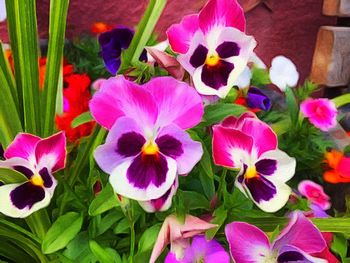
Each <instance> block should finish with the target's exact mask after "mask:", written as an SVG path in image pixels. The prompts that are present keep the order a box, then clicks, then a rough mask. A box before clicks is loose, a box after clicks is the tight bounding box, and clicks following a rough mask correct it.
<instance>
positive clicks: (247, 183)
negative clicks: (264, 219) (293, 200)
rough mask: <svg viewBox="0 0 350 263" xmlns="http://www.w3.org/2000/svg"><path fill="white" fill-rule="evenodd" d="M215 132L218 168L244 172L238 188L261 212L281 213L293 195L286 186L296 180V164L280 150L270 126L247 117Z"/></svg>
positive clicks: (250, 115) (229, 121) (230, 119)
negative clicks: (223, 167) (222, 167)
mask: <svg viewBox="0 0 350 263" xmlns="http://www.w3.org/2000/svg"><path fill="white" fill-rule="evenodd" d="M213 130H214V134H213V157H214V162H215V164H217V165H221V166H225V167H229V168H236V169H237V168H238V169H240V172H239V174H238V176H237V179H236V186H237V187H238V188H239V189H240V190H241V191H242V192H243V193H244V194H245V195H246V196H248V197H249V198H250V199H252V200H253V202H254V203H255V204H256V205H257V206H258V207H259V208H260V209H262V210H264V211H266V212H275V211H277V210H279V209H281V208H282V207H283V206H284V205H285V204H286V202H287V201H288V198H289V195H290V194H291V189H290V187H289V186H288V185H287V184H285V182H287V181H288V180H289V179H290V178H292V177H293V175H294V172H295V166H296V162H295V159H294V158H291V157H289V156H288V155H287V154H286V153H284V152H282V151H280V150H279V149H278V146H277V136H276V134H275V133H274V132H273V130H272V129H271V128H270V126H268V125H267V124H266V123H264V122H262V121H261V120H259V119H258V118H257V117H256V116H255V115H254V114H253V113H245V114H243V115H242V116H241V117H239V118H236V117H228V118H226V119H225V120H224V121H223V122H222V123H221V124H220V125H216V126H214V128H213Z"/></svg>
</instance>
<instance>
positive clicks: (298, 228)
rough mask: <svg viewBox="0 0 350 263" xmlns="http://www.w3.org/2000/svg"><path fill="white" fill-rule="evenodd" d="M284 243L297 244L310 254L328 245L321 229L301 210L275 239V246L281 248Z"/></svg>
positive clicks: (277, 248) (293, 215)
mask: <svg viewBox="0 0 350 263" xmlns="http://www.w3.org/2000/svg"><path fill="white" fill-rule="evenodd" d="M284 245H292V246H295V247H297V248H299V249H301V250H303V251H305V252H306V253H309V254H310V253H317V252H321V251H322V250H323V249H324V248H325V247H326V246H327V244H326V242H325V240H324V239H323V237H322V234H321V233H320V231H319V230H318V229H317V228H316V226H315V225H314V224H313V223H312V222H311V221H310V220H308V219H307V218H306V217H305V216H304V215H303V214H302V213H301V212H294V213H293V214H292V217H291V219H290V221H289V223H288V225H287V226H286V227H285V228H284V229H283V231H282V232H281V233H280V234H279V236H278V237H277V239H276V240H275V241H274V243H273V248H274V249H276V250H280V249H282V247H283V246H284Z"/></svg>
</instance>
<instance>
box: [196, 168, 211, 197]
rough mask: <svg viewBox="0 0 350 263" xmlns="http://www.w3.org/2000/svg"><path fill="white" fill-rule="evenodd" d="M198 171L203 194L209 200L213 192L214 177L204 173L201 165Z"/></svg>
mask: <svg viewBox="0 0 350 263" xmlns="http://www.w3.org/2000/svg"><path fill="white" fill-rule="evenodd" d="M199 171H200V172H199V175H198V176H199V181H200V182H201V185H202V188H203V191H204V194H205V196H206V197H207V198H208V199H209V200H211V199H212V198H213V196H214V194H215V185H214V178H210V177H208V176H207V175H205V172H204V171H203V168H202V167H200V169H199Z"/></svg>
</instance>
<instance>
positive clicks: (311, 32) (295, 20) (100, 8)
mask: <svg viewBox="0 0 350 263" xmlns="http://www.w3.org/2000/svg"><path fill="white" fill-rule="evenodd" d="M239 1H240V2H241V3H243V2H244V1H246V0H239ZM205 2H206V1H205V0H168V4H167V6H166V9H165V11H164V13H163V15H162V17H161V19H160V21H159V23H158V25H157V29H156V31H157V32H158V33H159V35H160V38H161V39H164V38H165V34H164V32H165V30H166V29H167V28H168V27H169V25H171V24H173V23H176V22H179V21H180V20H181V18H182V17H183V16H184V15H186V14H190V13H193V12H197V11H199V10H200V8H201V7H202V6H203V5H204V3H205ZM266 2H267V4H268V5H269V6H270V8H271V10H272V11H271V10H269V9H267V8H265V6H264V5H263V4H261V5H259V6H257V7H256V8H254V9H253V10H251V11H250V12H248V13H247V14H246V18H247V33H248V34H250V35H253V36H254V37H255V38H256V40H257V41H258V47H257V48H256V52H257V54H258V55H259V56H260V57H261V58H262V59H263V61H264V62H265V63H266V64H268V65H269V64H270V61H271V59H272V58H273V57H274V56H276V55H280V54H281V55H285V56H287V57H290V58H291V59H292V60H293V61H294V63H295V64H296V65H297V67H298V70H299V71H300V73H301V79H304V78H305V77H307V76H308V74H309V72H310V67H311V61H312V55H313V50H314V47H315V41H316V34H317V31H318V28H319V27H320V26H321V25H334V24H335V22H336V19H335V18H334V17H326V16H323V15H322V2H323V1H321V0H267V1H266ZM147 3H148V1H147V0H123V1H121V0H118V1H116V0H113V1H112V0H109V1H108V0H94V1H91V0H71V3H70V8H69V15H68V27H67V37H68V38H72V37H74V36H78V35H79V34H81V33H84V32H89V29H90V27H91V25H92V24H93V23H94V22H98V21H103V22H106V23H111V24H116V25H126V26H134V25H136V24H137V22H138V21H139V19H140V17H141V15H142V13H143V11H144V10H145V8H146V5H147ZM37 10H38V25H39V31H40V36H41V37H42V38H45V37H46V35H47V28H48V11H49V1H48V0H37ZM0 38H1V39H3V40H5V41H7V35H6V23H2V24H0Z"/></svg>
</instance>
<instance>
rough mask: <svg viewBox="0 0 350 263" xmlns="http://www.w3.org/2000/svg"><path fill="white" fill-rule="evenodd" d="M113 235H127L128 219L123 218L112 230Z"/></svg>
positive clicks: (128, 230)
mask: <svg viewBox="0 0 350 263" xmlns="http://www.w3.org/2000/svg"><path fill="white" fill-rule="evenodd" d="M113 232H114V234H116V235H117V234H127V233H129V232H130V222H129V219H128V218H123V219H122V220H120V221H119V222H118V224H117V226H116V227H115V228H114V230H113Z"/></svg>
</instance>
